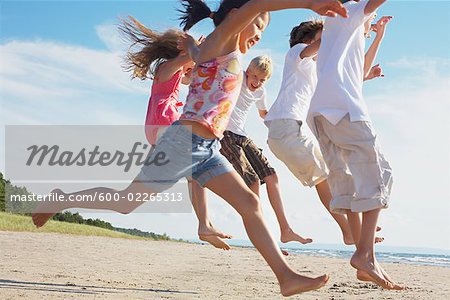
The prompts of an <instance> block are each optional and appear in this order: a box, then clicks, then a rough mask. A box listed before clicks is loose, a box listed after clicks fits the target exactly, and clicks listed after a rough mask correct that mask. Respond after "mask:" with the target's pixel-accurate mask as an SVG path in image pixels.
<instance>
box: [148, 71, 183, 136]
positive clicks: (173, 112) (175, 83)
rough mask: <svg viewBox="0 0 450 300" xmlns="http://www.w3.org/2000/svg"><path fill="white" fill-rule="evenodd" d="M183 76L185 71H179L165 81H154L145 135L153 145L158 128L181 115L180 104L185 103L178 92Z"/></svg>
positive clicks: (170, 122) (169, 123)
mask: <svg viewBox="0 0 450 300" xmlns="http://www.w3.org/2000/svg"><path fill="white" fill-rule="evenodd" d="M182 76H183V72H181V71H178V72H177V73H175V74H174V75H173V76H172V77H171V78H170V79H169V80H167V81H165V82H160V83H157V82H153V85H152V92H151V93H152V94H151V96H150V100H149V101H148V108H147V117H146V118H145V125H147V126H146V127H145V135H146V136H147V140H148V141H149V143H150V144H152V145H154V144H155V143H156V139H157V136H158V129H160V128H162V127H165V126H169V125H171V124H172V123H173V122H175V121H176V120H178V118H179V117H180V113H179V112H178V106H181V105H183V104H182V103H180V102H178V94H179V91H180V84H181V77H182ZM180 104H181V105H180Z"/></svg>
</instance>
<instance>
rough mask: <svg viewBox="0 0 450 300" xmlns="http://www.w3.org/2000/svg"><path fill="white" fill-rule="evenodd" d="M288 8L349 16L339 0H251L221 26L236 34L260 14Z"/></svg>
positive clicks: (226, 32)
mask: <svg viewBox="0 0 450 300" xmlns="http://www.w3.org/2000/svg"><path fill="white" fill-rule="evenodd" d="M288 8H307V9H311V10H313V11H315V12H316V13H318V14H319V15H322V16H330V17H334V16H336V15H341V16H343V17H347V10H346V9H345V8H344V6H343V5H342V4H341V2H339V1H338V0H276V1H274V0H251V1H249V2H247V3H246V4H244V5H243V6H242V7H241V8H240V9H238V10H237V11H236V12H235V13H233V14H231V15H230V16H229V17H228V18H227V19H226V20H225V21H224V22H222V24H220V26H219V27H220V30H221V31H222V33H223V34H227V35H235V34H238V33H240V32H241V31H242V30H243V29H244V28H245V27H246V26H247V25H248V24H250V23H251V22H252V21H253V20H254V19H255V18H256V17H257V16H258V15H259V14H261V13H263V12H270V11H277V10H282V9H288Z"/></svg>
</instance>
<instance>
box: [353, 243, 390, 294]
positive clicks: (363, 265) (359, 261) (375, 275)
mask: <svg viewBox="0 0 450 300" xmlns="http://www.w3.org/2000/svg"><path fill="white" fill-rule="evenodd" d="M350 264H351V265H352V267H353V268H355V269H356V270H359V271H362V272H364V273H365V274H366V275H367V276H369V277H370V278H372V280H371V281H372V282H373V283H375V284H377V285H379V286H381V287H382V288H385V289H389V290H392V289H393V288H394V285H393V284H392V283H391V282H390V281H388V280H387V279H386V278H385V277H384V275H383V273H382V271H381V270H380V268H379V267H378V264H377V263H376V261H375V260H374V258H373V257H371V255H369V254H368V253H367V254H365V253H359V252H358V250H357V251H356V252H355V254H353V256H352V258H351V259H350ZM360 274H362V275H363V276H364V274H363V273H361V272H360ZM365 278H367V277H365Z"/></svg>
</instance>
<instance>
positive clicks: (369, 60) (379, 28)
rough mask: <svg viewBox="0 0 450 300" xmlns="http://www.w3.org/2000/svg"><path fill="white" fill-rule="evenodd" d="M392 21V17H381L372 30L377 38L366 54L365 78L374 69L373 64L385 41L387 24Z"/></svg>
mask: <svg viewBox="0 0 450 300" xmlns="http://www.w3.org/2000/svg"><path fill="white" fill-rule="evenodd" d="M391 19H392V17H391V16H384V17H381V18H380V19H379V20H378V22H377V23H376V24H375V25H374V26H373V27H372V30H373V31H374V32H375V33H376V36H375V38H374V40H373V42H372V45H370V47H369V50H367V52H366V56H365V59H364V78H367V77H368V75H369V73H370V70H371V69H372V65H373V62H374V61H375V58H376V57H377V53H378V49H379V48H380V45H381V42H382V41H383V38H384V34H385V32H386V24H387V23H389V21H390V20H391Z"/></svg>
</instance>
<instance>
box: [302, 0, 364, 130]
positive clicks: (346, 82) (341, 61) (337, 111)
mask: <svg viewBox="0 0 450 300" xmlns="http://www.w3.org/2000/svg"><path fill="white" fill-rule="evenodd" d="M367 2H368V0H361V1H360V2H354V1H350V2H347V3H345V4H344V6H345V7H346V8H347V10H348V15H349V17H348V18H347V19H345V18H342V17H336V18H326V20H325V24H324V28H323V33H322V41H321V45H320V49H319V54H318V59H317V77H318V83H317V87H316V91H315V93H314V96H313V97H312V99H311V104H310V108H309V113H308V125H310V127H311V129H314V126H312V125H313V118H314V116H316V115H323V116H324V117H325V118H326V119H327V120H328V121H329V122H331V123H332V124H334V125H336V124H337V123H338V122H339V121H340V120H341V119H342V118H343V117H344V116H345V115H346V114H350V120H351V121H352V122H355V121H370V118H369V114H368V112H367V107H366V103H365V102H364V98H363V95H362V86H363V80H364V55H365V54H364V50H365V37H364V23H365V22H366V21H367V20H368V19H369V18H370V15H369V16H367V15H365V14H364V8H365V7H366V4H367Z"/></svg>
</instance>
